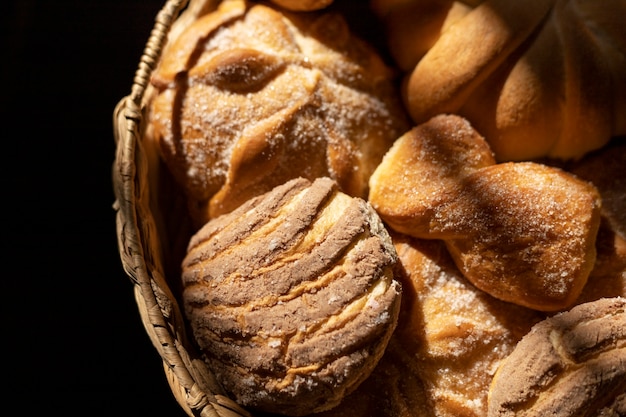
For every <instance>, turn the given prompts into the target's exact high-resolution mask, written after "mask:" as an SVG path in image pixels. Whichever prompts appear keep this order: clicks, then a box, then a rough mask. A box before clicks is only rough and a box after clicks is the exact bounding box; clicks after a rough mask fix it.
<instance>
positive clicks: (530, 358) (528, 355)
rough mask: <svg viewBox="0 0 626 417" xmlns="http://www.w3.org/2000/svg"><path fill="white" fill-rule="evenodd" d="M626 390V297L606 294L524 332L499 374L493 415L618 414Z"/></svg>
mask: <svg viewBox="0 0 626 417" xmlns="http://www.w3.org/2000/svg"><path fill="white" fill-rule="evenodd" d="M625 394H626V299H624V298H605V299H600V300H596V301H594V302H591V303H586V304H581V305H578V306H576V307H574V308H572V309H571V310H570V311H567V312H564V313H560V314H557V315H555V316H553V317H550V318H548V319H545V320H544V321H542V322H540V323H538V324H537V325H536V326H535V327H534V328H533V329H532V330H531V331H530V332H529V333H528V334H527V335H526V336H524V338H523V339H522V340H521V341H520V342H519V343H518V345H517V346H516V348H515V350H514V351H513V353H511V355H510V356H509V357H508V358H507V359H506V360H505V361H504V362H503V364H502V365H501V366H500V368H499V369H498V372H497V373H496V376H495V377H494V380H493V383H492V386H491V389H490V391H489V414H488V416H489V417H496V416H517V417H520V416H521V417H524V416H537V415H547V414H550V415H553V416H557V417H574V416H581V415H585V416H592V415H615V414H610V413H609V411H610V409H611V408H613V411H614V412H618V411H617V410H618V407H622V410H623V406H624V396H625ZM620 404H621V405H620ZM603 413H605V414H603ZM607 413H608V414H607ZM617 415H620V414H617Z"/></svg>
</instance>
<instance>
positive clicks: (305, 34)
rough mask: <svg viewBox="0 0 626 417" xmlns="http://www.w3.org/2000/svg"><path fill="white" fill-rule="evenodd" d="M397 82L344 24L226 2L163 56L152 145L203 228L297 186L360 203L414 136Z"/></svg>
mask: <svg viewBox="0 0 626 417" xmlns="http://www.w3.org/2000/svg"><path fill="white" fill-rule="evenodd" d="M395 75H396V74H395V72H394V71H393V70H392V69H391V68H390V67H388V66H387V65H386V64H385V63H384V61H383V60H382V59H381V58H380V57H379V56H378V54H377V52H376V51H375V50H374V49H373V48H372V47H370V46H369V44H366V43H365V42H363V41H362V40H360V39H359V38H357V37H356V36H354V35H353V34H352V33H351V31H350V28H349V27H348V25H347V23H346V22H345V20H344V19H343V17H342V16H341V15H339V14H337V13H331V12H323V11H321V12H307V13H289V12H286V11H284V10H279V9H274V8H272V7H269V5H267V4H256V3H253V2H244V1H240V0H226V1H223V2H222V3H221V4H220V6H219V8H218V9H217V10H216V11H214V12H212V13H208V14H206V15H204V16H202V17H200V18H198V20H196V21H195V22H193V23H191V24H190V25H189V26H188V27H186V28H185V29H184V30H183V31H182V32H181V33H180V35H179V36H178V37H177V38H175V39H172V40H171V41H170V42H169V44H168V45H167V47H166V49H165V50H164V53H163V57H162V60H161V62H160V63H159V65H158V67H157V69H156V71H155V72H154V74H153V76H152V79H151V83H152V86H153V87H154V90H155V94H154V96H153V97H152V99H151V103H150V107H149V112H148V113H149V114H148V119H149V123H148V128H147V137H148V138H150V139H151V140H153V141H155V142H157V143H158V145H159V148H160V150H161V154H162V156H163V160H164V161H165V163H166V164H167V167H168V168H169V170H170V171H171V172H172V174H173V176H174V177H175V178H176V179H177V181H178V182H179V183H180V184H181V185H182V187H183V188H184V190H185V191H186V192H187V194H188V196H189V199H190V212H191V214H192V216H193V217H194V219H195V220H196V223H197V224H198V225H202V224H203V223H204V222H205V221H206V220H208V219H210V218H213V217H216V216H218V215H220V214H224V213H227V212H229V211H231V210H233V209H234V208H236V207H237V206H239V205H240V204H242V203H243V202H244V201H247V200H248V199H249V198H251V197H253V196H256V195H260V194H262V193H264V192H267V191H269V190H270V189H272V188H273V187H275V186H277V185H280V184H282V183H284V182H286V181H287V180H289V179H292V178H296V177H304V178H308V179H311V180H313V179H315V178H317V177H322V176H328V177H330V178H332V179H334V180H336V181H337V183H338V184H339V187H340V189H341V190H342V191H343V192H345V193H347V194H350V195H352V196H357V197H361V198H365V197H366V196H367V181H368V178H369V176H370V175H371V173H372V172H373V170H374V169H375V167H376V166H377V165H378V163H379V162H380V160H381V158H382V155H383V154H384V152H385V151H386V150H387V149H388V148H389V146H390V145H391V143H392V142H393V140H394V139H396V138H397V137H398V136H399V135H400V133H402V132H404V131H405V130H406V129H407V127H408V124H407V120H408V119H407V117H406V114H405V113H404V110H403V107H402V105H401V102H400V98H399V94H398V91H397V88H396V85H395V82H396V79H395Z"/></svg>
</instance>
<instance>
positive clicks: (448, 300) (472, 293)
mask: <svg viewBox="0 0 626 417" xmlns="http://www.w3.org/2000/svg"><path fill="white" fill-rule="evenodd" d="M391 236H392V239H393V242H394V246H395V248H396V251H397V253H398V268H397V269H398V273H397V277H398V279H399V280H400V281H401V283H402V306H401V311H400V318H399V321H398V327H397V328H396V331H395V333H394V334H393V336H392V338H391V340H390V342H389V345H388V347H387V350H386V351H385V355H384V356H383V358H382V359H381V361H380V362H379V364H378V366H377V367H376V369H375V370H374V372H373V373H372V375H371V376H370V378H369V379H368V380H366V381H365V382H364V383H363V384H362V385H361V386H360V387H359V388H358V389H357V391H355V392H354V393H353V394H351V395H350V396H348V397H347V398H346V399H345V400H344V402H343V403H342V404H340V405H339V406H338V407H337V408H336V409H333V410H330V411H328V412H326V413H322V414H321V415H320V416H323V417H335V416H336V417H370V416H377V417H432V416H439V417H444V416H445V417H457V416H465V417H484V416H485V415H486V413H487V393H488V391H489V386H490V384H491V380H492V378H493V375H494V374H495V372H496V369H497V368H498V366H499V365H500V363H501V361H502V360H503V359H505V358H506V357H507V355H509V354H510V353H511V352H512V351H513V349H514V348H515V346H516V345H517V342H518V341H519V340H520V339H521V338H522V337H523V336H524V335H525V334H526V333H527V332H528V331H529V329H530V328H531V326H533V325H534V324H535V323H537V322H539V321H540V320H542V319H543V317H544V316H543V315H542V314H541V313H539V312H537V311H534V310H531V309H528V308H525V307H521V306H518V305H515V304H511V303H507V302H504V301H501V300H497V299H495V298H493V297H491V296H490V295H489V294H487V293H485V292H483V291H481V290H479V289H477V288H476V287H475V286H474V285H472V284H471V283H470V282H469V281H467V280H466V279H465V278H464V277H463V275H462V274H461V273H460V271H459V270H458V269H457V268H456V266H455V265H454V262H453V261H452V259H451V258H450V255H449V254H448V252H447V249H446V247H445V245H444V244H443V242H441V241H438V240H422V239H415V238H411V237H409V236H406V235H399V234H393V233H392V235H391Z"/></svg>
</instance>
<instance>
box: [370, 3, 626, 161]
mask: <svg viewBox="0 0 626 417" xmlns="http://www.w3.org/2000/svg"><path fill="white" fill-rule="evenodd" d="M381 2H382V0H381ZM396 3H403V4H402V6H396V7H402V8H403V9H404V10H402V9H401V10H399V11H398V12H396V13H395V14H393V13H390V14H388V15H387V16H386V17H384V19H386V24H387V26H395V27H398V28H399V29H397V30H398V31H400V32H403V33H401V34H399V35H395V36H392V37H391V38H390V49H391V50H392V55H393V56H395V57H401V60H400V63H399V65H401V66H402V67H404V68H406V67H408V66H410V65H412V64H413V62H415V60H416V59H417V62H415V64H414V66H413V67H410V68H407V69H406V71H407V77H406V82H405V87H404V89H403V92H402V94H403V96H404V100H405V103H406V106H407V109H408V111H409V113H410V115H411V117H412V119H413V121H414V122H415V124H420V123H424V122H426V121H427V120H429V119H430V118H431V117H433V116H435V115H438V114H441V113H455V114H458V115H461V116H463V117H465V118H467V119H468V120H469V121H470V122H471V123H472V124H473V125H474V126H475V127H476V128H477V129H478V130H479V131H480V132H481V133H482V134H483V135H484V136H485V138H486V139H487V140H488V142H489V144H490V145H491V148H492V149H493V151H494V153H495V156H496V158H497V160H498V161H499V162H503V161H521V160H530V159H537V158H541V157H551V158H559V159H578V158H580V157H581V156H583V155H584V154H586V153H588V152H590V151H592V150H595V149H599V148H601V147H602V146H604V145H605V144H606V143H607V142H608V141H609V140H610V139H611V137H614V136H618V135H623V134H626V77H624V74H626V54H624V51H626V32H624V30H623V16H625V15H626V2H624V1H623V0H609V1H606V2H598V1H595V0H530V1H515V0H487V1H482V2H476V3H480V4H477V5H476V6H475V7H473V8H471V10H467V8H468V5H467V4H466V2H455V1H448V2H446V1H442V0H439V1H436V2H424V1H420V0H414V1H411V0H407V1H404V2H396ZM427 5H428V7H430V8H431V9H432V10H429V9H426V10H427V13H430V14H432V15H434V16H435V19H434V20H431V21H430V24H423V25H422V26H421V28H422V31H420V29H419V28H416V27H409V26H408V23H407V22H405V20H407V19H409V17H408V16H411V17H413V16H415V14H418V15H419V13H420V12H421V11H422V10H424V9H425V8H427ZM410 8H414V9H415V11H414V12H413V13H414V14H411V11H410V10H408V12H407V9H410ZM460 9H462V11H461V12H460V13H459V10H460ZM403 12H404V13H403ZM447 13H450V16H449V17H448V15H447ZM398 16H399V17H398ZM448 20H451V22H449V23H446V22H448ZM398 38H401V41H400V42H398V41H397V39H398ZM425 40H426V41H425Z"/></svg>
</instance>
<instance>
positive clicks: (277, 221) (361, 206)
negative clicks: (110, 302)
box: [182, 178, 401, 415]
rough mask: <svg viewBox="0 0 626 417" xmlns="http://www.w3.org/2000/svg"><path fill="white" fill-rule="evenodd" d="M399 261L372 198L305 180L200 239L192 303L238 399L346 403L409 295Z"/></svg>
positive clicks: (194, 251)
mask: <svg viewBox="0 0 626 417" xmlns="http://www.w3.org/2000/svg"><path fill="white" fill-rule="evenodd" d="M396 259H397V255H396V252H395V249H394V247H393V244H392V242H391V239H390V237H389V235H388V234H387V231H386V230H385V228H384V226H383V225H382V222H381V221H380V219H379V217H378V216H377V215H376V213H375V212H374V210H373V209H372V208H371V207H370V206H369V204H367V203H366V201H365V200H362V199H360V198H356V197H350V196H348V195H347V194H344V193H342V192H340V191H338V189H337V185H336V183H335V182H334V181H332V180H331V179H329V178H319V179H317V180H315V181H314V182H313V183H311V182H309V181H308V180H306V179H303V178H297V179H294V180H290V181H288V182H287V183H285V184H283V185H280V186H278V187H276V188H274V189H273V190H271V191H269V192H268V193H266V194H263V195H261V196H257V197H255V198H253V199H251V200H249V201H247V202H246V203H244V204H243V205H242V206H240V207H239V208H237V209H236V210H234V211H233V212H231V213H229V214H225V215H223V216H219V217H217V218H215V219H212V220H211V221H209V222H208V223H207V224H206V225H205V226H204V227H203V228H201V229H200V230H199V231H198V232H197V233H196V234H195V235H194V236H193V237H192V239H191V241H190V243H189V248H188V252H187V256H186V257H185V259H184V261H183V264H182V280H183V295H182V299H183V304H184V308H185V312H186V316H187V318H188V321H189V324H190V327H191V329H192V333H193V335H194V338H195V340H196V341H197V344H198V346H199V348H200V350H201V352H202V353H203V354H204V355H205V356H206V360H207V362H208V363H209V364H210V367H211V369H212V371H213V372H214V373H215V375H216V378H217V379H218V381H219V382H220V383H221V384H222V385H223V386H224V388H225V389H226V391H227V392H228V393H229V394H230V395H231V397H232V398H233V399H234V400H235V401H237V402H238V403H239V404H241V405H242V406H244V407H248V408H250V409H252V410H256V411H265V412H273V413H279V414H286V415H304V414H308V413H314V412H319V411H323V410H326V409H330V408H332V407H334V406H336V405H337V404H338V403H339V401H340V400H341V399H342V398H343V397H344V396H345V395H346V394H348V393H350V392H351V391H353V390H354V389H355V388H356V387H358V386H359V384H360V383H361V382H362V381H363V380H364V379H365V378H367V376H368V375H369V374H370V373H371V372H372V369H373V368H374V366H375V365H376V364H377V363H378V361H379V360H380V358H381V356H382V355H383V352H384V350H385V347H386V346H387V343H388V341H389V338H390V337H391V334H392V332H393V330H394V328H395V326H396V323H397V319H398V314H399V306H400V300H401V298H400V297H401V292H400V286H399V283H398V282H397V281H396V280H395V278H394V275H393V267H394V264H395V262H396Z"/></svg>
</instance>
